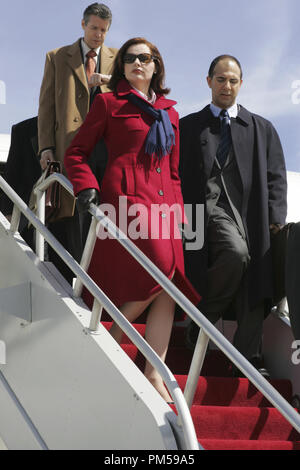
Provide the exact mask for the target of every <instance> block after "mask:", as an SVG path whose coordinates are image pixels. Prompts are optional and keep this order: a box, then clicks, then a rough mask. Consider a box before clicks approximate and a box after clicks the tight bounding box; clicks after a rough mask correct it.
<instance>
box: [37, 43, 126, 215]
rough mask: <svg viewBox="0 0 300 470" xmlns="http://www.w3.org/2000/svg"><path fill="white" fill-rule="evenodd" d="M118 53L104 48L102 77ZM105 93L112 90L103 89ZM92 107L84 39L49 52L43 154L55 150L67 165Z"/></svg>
mask: <svg viewBox="0 0 300 470" xmlns="http://www.w3.org/2000/svg"><path fill="white" fill-rule="evenodd" d="M117 52H118V50H117V49H115V48H108V47H106V46H104V45H103V46H102V47H101V50H100V73H103V74H110V73H111V69H112V65H113V61H114V58H115V56H116V54H117ZM101 91H102V93H105V92H108V91H110V90H109V89H108V88H107V86H105V85H103V86H101ZM89 105H90V92H89V88H88V84H87V78H86V73H85V68H84V65H83V61H82V55H81V48H80V39H79V40H77V41H76V42H75V43H74V44H72V45H69V46H64V47H60V48H58V49H54V50H53V51H50V52H48V53H47V55H46V63H45V70H44V77H43V81H42V85H41V91H40V99H39V112H38V138H39V152H41V151H42V150H44V149H47V148H53V149H55V159H56V160H58V161H60V162H61V163H62V164H63V159H64V154H65V151H66V149H67V148H68V146H69V145H70V143H71V141H72V139H73V137H74V136H75V134H76V132H77V131H78V129H79V127H80V126H81V124H82V123H83V121H84V119H85V117H86V115H87V113H88V111H89ZM64 199H65V197H64ZM67 212H68V211H67ZM70 215H71V214H70Z"/></svg>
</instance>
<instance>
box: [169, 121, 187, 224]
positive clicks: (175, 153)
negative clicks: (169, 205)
mask: <svg viewBox="0 0 300 470" xmlns="http://www.w3.org/2000/svg"><path fill="white" fill-rule="evenodd" d="M179 145H180V144H179V118H178V114H177V113H176V130H175V145H174V146H173V149H172V152H171V155H170V171H171V180H172V185H173V190H174V194H175V199H176V203H177V204H178V205H179V206H180V207H181V210H180V214H178V216H177V218H178V223H182V224H187V223H188V220H187V218H186V215H185V212H184V204H183V197H182V191H181V180H180V177H179Z"/></svg>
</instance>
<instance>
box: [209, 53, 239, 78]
mask: <svg viewBox="0 0 300 470" xmlns="http://www.w3.org/2000/svg"><path fill="white" fill-rule="evenodd" d="M223 59H231V60H234V62H235V63H236V64H237V65H238V67H239V69H240V72H241V79H242V78H243V71H242V66H241V64H240V62H239V60H238V59H237V58H236V57H234V56H233V55H229V54H223V55H219V56H218V57H216V58H215V59H214V60H213V61H212V63H211V64H210V67H209V70H208V76H209V78H213V76H214V71H215V68H216V65H217V64H218V63H219V62H220V60H223Z"/></svg>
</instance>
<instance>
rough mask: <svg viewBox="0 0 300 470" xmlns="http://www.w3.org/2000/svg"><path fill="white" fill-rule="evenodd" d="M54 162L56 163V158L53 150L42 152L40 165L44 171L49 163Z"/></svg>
mask: <svg viewBox="0 0 300 470" xmlns="http://www.w3.org/2000/svg"><path fill="white" fill-rule="evenodd" d="M54 161H55V158H54V153H53V150H51V149H47V150H43V151H42V153H41V159H40V165H41V168H42V170H43V171H44V170H46V168H47V166H48V163H49V162H54Z"/></svg>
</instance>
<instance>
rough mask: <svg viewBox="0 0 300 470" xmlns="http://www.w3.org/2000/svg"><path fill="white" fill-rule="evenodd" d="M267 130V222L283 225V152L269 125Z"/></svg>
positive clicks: (285, 185) (285, 183)
mask: <svg viewBox="0 0 300 470" xmlns="http://www.w3.org/2000/svg"><path fill="white" fill-rule="evenodd" d="M268 124H269V125H268V128H267V171H268V175H267V176H268V192H269V222H270V224H284V223H285V219H286V215H287V180H286V167H285V160H284V155H283V150H282V146H281V142H280V139H279V136H278V134H277V132H276V130H275V128H274V127H273V125H272V124H271V123H268Z"/></svg>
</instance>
